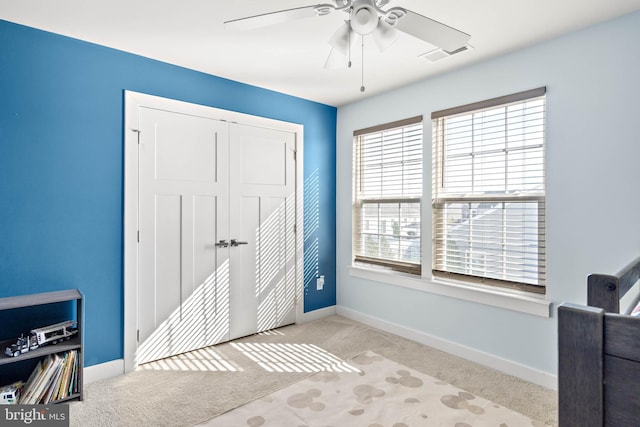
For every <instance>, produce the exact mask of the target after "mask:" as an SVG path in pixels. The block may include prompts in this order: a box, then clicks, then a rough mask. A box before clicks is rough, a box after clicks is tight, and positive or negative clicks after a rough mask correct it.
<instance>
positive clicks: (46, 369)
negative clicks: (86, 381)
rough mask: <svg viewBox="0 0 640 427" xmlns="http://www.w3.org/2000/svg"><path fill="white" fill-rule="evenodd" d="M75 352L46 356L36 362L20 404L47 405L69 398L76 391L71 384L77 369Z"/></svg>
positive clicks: (74, 386) (75, 387)
mask: <svg viewBox="0 0 640 427" xmlns="http://www.w3.org/2000/svg"><path fill="white" fill-rule="evenodd" d="M77 359H78V357H77V350H70V351H67V352H65V353H64V354H62V356H60V355H58V354H54V355H48V356H46V357H45V358H44V359H43V360H41V361H38V364H37V365H36V367H35V369H34V370H33V372H32V373H31V375H30V376H29V379H28V380H27V383H26V385H25V387H24V390H23V393H22V396H21V398H20V403H21V404H27V405H36V404H48V403H51V402H55V401H56V400H60V399H64V398H66V397H69V396H70V395H71V394H73V393H74V392H75V391H76V390H77V386H76V385H75V384H74V382H73V378H74V377H75V376H76V371H77V368H78V363H77Z"/></svg>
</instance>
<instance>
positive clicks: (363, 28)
mask: <svg viewBox="0 0 640 427" xmlns="http://www.w3.org/2000/svg"><path fill="white" fill-rule="evenodd" d="M377 26H378V12H377V10H376V7H375V5H374V4H373V1H372V0H357V1H355V2H353V9H352V10H351V28H352V29H353V31H355V32H356V33H357V34H360V35H361V36H365V35H367V34H370V33H371V32H372V31H373V30H375V29H376V27H377Z"/></svg>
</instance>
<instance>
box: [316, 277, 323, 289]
mask: <svg viewBox="0 0 640 427" xmlns="http://www.w3.org/2000/svg"><path fill="white" fill-rule="evenodd" d="M323 288H324V276H318V277H317V278H316V289H317V290H319V291H321V290H322V289H323Z"/></svg>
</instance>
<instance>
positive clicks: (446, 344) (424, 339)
mask: <svg viewBox="0 0 640 427" xmlns="http://www.w3.org/2000/svg"><path fill="white" fill-rule="evenodd" d="M336 314H338V315H339V316H343V317H346V318H348V319H351V320H355V321H356V322H360V323H363V324H365V325H367V326H371V327H373V328H376V329H380V330H383V331H386V332H390V333H392V334H395V335H398V336H401V337H403V338H407V339H410V340H412V341H416V342H418V343H420V344H424V345H428V346H429V347H433V348H435V349H438V350H441V351H445V352H447V353H450V354H453V355H455V356H459V357H462V358H464V359H467V360H470V361H472V362H475V363H479V364H481V365H484V366H487V367H490V368H492V369H497V370H499V371H501V372H504V373H506V374H509V375H513V376H515V377H518V378H521V379H523V380H525V381H529V382H531V383H534V384H538V385H541V386H543V387H546V388H549V389H552V390H557V389H558V379H557V377H556V376H555V375H552V374H550V373H548V372H544V371H540V370H538V369H535V368H532V367H530V366H526V365H522V364H520V363H516V362H513V361H510V360H507V359H503V358H501V357H498V356H495V355H493V354H490V353H486V352H483V351H480V350H476V349H473V348H471V347H467V346H464V345H461V344H456V343H454V342H451V341H448V340H445V339H442V338H439V337H436V336H433V335H429V334H427V333H424V332H422V331H418V330H416V329H412V328H408V327H406V326H402V325H398V324H397V323H393V322H389V321H387V320H383V319H379V318H377V317H374V316H370V315H368V314H364V313H361V312H359V311H356V310H352V309H350V308H346V307H340V306H338V307H336Z"/></svg>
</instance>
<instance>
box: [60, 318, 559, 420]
mask: <svg viewBox="0 0 640 427" xmlns="http://www.w3.org/2000/svg"><path fill="white" fill-rule="evenodd" d="M256 346H258V347H262V348H263V350H273V349H278V348H280V347H281V346H284V347H291V346H298V347H300V346H302V347H303V348H304V347H305V346H306V347H309V352H312V351H314V350H315V351H316V353H317V349H321V350H323V352H324V353H320V354H318V356H321V357H322V358H323V359H324V360H325V361H326V363H328V364H336V363H339V362H342V361H349V360H351V359H352V358H353V357H355V356H356V355H358V354H361V353H363V352H365V351H367V350H371V351H374V352H375V353H376V354H379V355H381V356H383V357H385V358H387V359H390V360H393V361H396V362H398V363H401V364H403V365H404V366H407V367H408V368H410V369H411V370H415V371H418V372H422V373H424V374H426V375H429V376H431V377H433V378H438V379H439V380H441V381H445V382H447V383H449V384H451V385H453V386H455V387H458V388H460V389H463V390H466V391H468V392H470V393H473V394H474V395H475V396H478V397H482V398H485V399H488V400H490V401H492V402H495V403H496V404H498V405H500V406H503V407H506V408H510V409H512V410H514V411H517V412H520V413H522V414H525V415H526V416H528V417H531V418H533V419H537V420H540V421H543V422H545V423H547V424H549V425H552V426H557V423H558V422H557V399H558V397H557V393H556V392H555V391H553V390H549V389H545V388H543V387H540V386H538V385H535V384H531V383H528V382H526V381H523V380H521V379H518V378H515V377H512V376H509V375H506V374H504V373H502V372H499V371H496V370H495V369H491V368H489V367H486V366H481V365H478V364H476V363H472V362H469V361H468V360H465V359H461V358H459V357H456V356H453V355H451V354H447V353H444V352H442V351H439V350H436V349H433V348H431V347H428V346H424V345H422V344H419V343H416V342H415V341H411V340H407V339H405V338H402V337H399V336H397V335H393V334H390V333H387V332H384V331H381V330H378V329H375V328H372V327H370V326H367V325H363V324H361V323H358V322H354V321H353V320H350V319H346V318H344V317H340V316H331V317H326V318H324V319H320V320H317V321H314V322H310V323H304V324H299V325H291V326H287V327H284V328H281V329H278V330H276V331H270V332H266V333H262V334H258V335H252V336H249V337H246V338H242V339H239V340H236V341H233V342H228V343H224V344H219V345H216V346H213V347H208V348H206V349H202V350H198V351H195V352H191V353H186V354H183V355H180V356H176V357H175V358H169V359H166V360H160V361H158V362H157V363H151V364H148V365H144V366H141V367H140V369H139V370H138V371H136V372H131V373H128V374H126V375H120V376H118V377H115V378H109V379H104V380H101V381H96V382H93V383H91V384H85V388H84V392H85V393H84V396H85V398H84V400H83V401H80V402H79V401H73V402H70V403H69V406H70V408H69V409H70V425H71V427H146V426H153V427H187V426H193V425H194V424H197V423H202V422H205V421H206V420H210V419H212V418H213V417H215V416H217V415H220V414H222V413H224V412H226V411H229V410H231V409H233V408H237V407H239V406H240V405H243V404H246V403H248V402H252V401H254V400H256V399H258V398H260V397H263V396H266V395H268V394H270V393H273V392H275V391H277V390H280V389H282V388H284V387H287V386H288V385H290V384H293V383H295V382H297V381H300V380H302V379H304V378H306V377H309V376H310V375H311V374H313V373H315V372H318V371H319V370H320V369H318V370H315V371H311V370H309V369H305V360H307V362H308V358H309V357H308V355H307V356H306V359H302V360H299V361H294V364H293V365H291V363H289V364H288V367H287V366H285V367H280V366H278V365H275V364H274V363H273V362H272V361H271V362H269V359H268V358H267V356H269V355H270V354H269V351H264V352H263V353H264V354H263V355H264V359H258V360H252V359H251V358H250V357H248V354H251V355H252V356H253V357H256V356H257V355H258V354H257V353H256V352H255V351H253V352H251V353H249V352H250V351H251V348H252V347H253V348H255V347H256ZM303 356H305V352H302V354H300V357H303ZM193 359H197V360H196V361H195V362H194V361H193ZM265 360H266V361H265ZM336 360H337V361H336ZM311 363H315V364H317V358H314V359H312V360H311ZM265 366H267V367H270V368H271V370H266V369H264V367H265ZM243 427H245V426H243ZM296 427H297V426H296ZM336 427H339V426H336ZM349 427H351V426H349ZM366 427H368V426H366ZM384 427H392V425H385V426H384ZM438 427H440V426H438ZM496 427H498V426H496ZM512 427H513V426H512Z"/></svg>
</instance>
